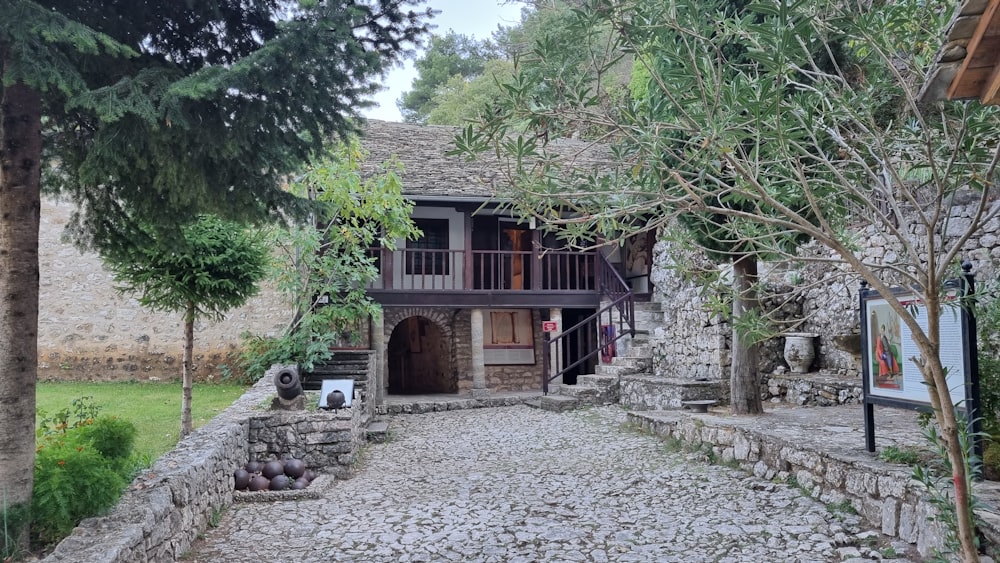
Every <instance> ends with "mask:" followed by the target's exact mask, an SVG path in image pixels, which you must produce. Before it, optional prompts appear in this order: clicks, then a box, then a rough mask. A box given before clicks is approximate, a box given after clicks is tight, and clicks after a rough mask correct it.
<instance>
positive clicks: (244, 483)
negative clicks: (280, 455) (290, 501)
mask: <svg viewBox="0 0 1000 563" xmlns="http://www.w3.org/2000/svg"><path fill="white" fill-rule="evenodd" d="M315 478H316V474H315V473H314V472H313V471H312V470H311V469H306V464H305V463H303V462H302V460H301V459H282V460H271V461H267V462H260V461H249V462H247V464H246V465H244V466H243V467H241V468H239V469H237V470H236V471H234V472H233V480H234V481H235V483H236V490H237V491H247V490H249V491H284V490H286V489H289V490H299V489H304V488H306V487H308V486H309V483H311V482H312V480H313V479H315Z"/></svg>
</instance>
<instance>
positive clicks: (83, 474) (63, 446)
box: [31, 397, 146, 545]
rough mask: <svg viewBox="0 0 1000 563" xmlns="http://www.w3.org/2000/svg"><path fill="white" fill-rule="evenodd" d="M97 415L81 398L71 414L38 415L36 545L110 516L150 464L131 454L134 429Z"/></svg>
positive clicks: (34, 508) (96, 409) (34, 492)
mask: <svg viewBox="0 0 1000 563" xmlns="http://www.w3.org/2000/svg"><path fill="white" fill-rule="evenodd" d="M99 412H100V407H98V406H96V405H94V404H93V403H92V402H91V398H90V397H83V398H80V399H76V400H74V401H73V407H72V409H63V410H61V411H59V412H58V413H56V414H55V415H53V416H47V415H45V413H40V417H41V423H40V424H39V427H38V430H37V435H38V438H39V440H38V450H37V452H36V453H35V473H34V477H35V484H34V489H33V490H32V500H31V532H32V536H33V537H32V539H33V540H34V542H35V543H36V544H40V545H48V544H52V543H55V542H58V541H59V540H61V539H62V538H64V537H65V536H67V535H68V534H69V533H70V532H71V531H72V530H73V527H74V526H76V525H77V524H78V523H79V522H80V521H81V520H83V519H84V518H89V517H91V516H97V515H100V514H102V513H104V512H105V511H107V510H108V509H109V508H111V507H112V506H113V505H114V504H115V503H116V502H117V501H118V498H119V497H120V496H121V493H122V491H123V490H124V489H125V487H126V486H127V485H128V483H129V481H131V480H132V477H133V476H134V475H135V474H136V473H137V472H138V471H139V470H140V469H141V467H144V466H145V464H146V460H143V459H139V458H137V457H136V456H135V455H134V454H133V453H132V447H133V445H134V444H135V435H136V429H135V426H134V425H133V424H132V423H131V422H128V421H126V420H122V419H120V418H118V417H114V416H98V413H99Z"/></svg>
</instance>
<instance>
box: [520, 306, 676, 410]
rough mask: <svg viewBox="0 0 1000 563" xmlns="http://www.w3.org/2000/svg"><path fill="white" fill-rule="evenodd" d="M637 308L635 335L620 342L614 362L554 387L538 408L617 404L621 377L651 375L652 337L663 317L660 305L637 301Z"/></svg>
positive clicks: (554, 408)
mask: <svg viewBox="0 0 1000 563" xmlns="http://www.w3.org/2000/svg"><path fill="white" fill-rule="evenodd" d="M634 306H635V311H634V315H633V320H634V323H635V335H634V336H632V338H631V339H622V340H619V341H618V348H619V350H618V351H617V355H616V356H615V357H613V358H612V359H611V363H600V364H598V365H597V367H596V368H595V369H594V372H595V373H593V374H587V375H580V376H578V377H577V378H576V385H566V384H559V385H552V386H551V387H550V389H549V393H548V394H546V395H543V396H542V397H541V398H540V399H539V401H538V406H539V407H541V408H542V409H544V410H549V411H565V410H571V409H574V408H577V407H579V406H583V405H604V404H614V403H618V402H619V399H620V397H619V390H620V386H619V382H620V381H621V378H622V376H625V375H631V374H637V373H647V372H649V370H650V369H651V368H652V363H653V347H652V343H651V342H650V340H649V335H650V334H651V333H652V331H653V329H654V328H656V326H657V325H658V324H659V322H660V321H661V320H662V318H663V315H662V313H661V311H662V309H661V304H660V303H657V302H636V303H635V305H634Z"/></svg>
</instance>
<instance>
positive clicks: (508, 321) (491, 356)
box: [483, 309, 535, 365]
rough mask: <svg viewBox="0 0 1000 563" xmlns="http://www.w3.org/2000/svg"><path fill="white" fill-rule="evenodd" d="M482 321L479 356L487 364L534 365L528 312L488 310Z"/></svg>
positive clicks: (533, 346)
mask: <svg viewBox="0 0 1000 563" xmlns="http://www.w3.org/2000/svg"><path fill="white" fill-rule="evenodd" d="M483 320H484V322H483V356H484V361H485V363H486V364H487V365H511V364H524V365H528V364H534V363H535V333H534V330H533V328H532V324H531V323H532V321H531V309H490V310H489V311H488V312H487V315H485V318H484V319H483Z"/></svg>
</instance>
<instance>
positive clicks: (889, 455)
mask: <svg viewBox="0 0 1000 563" xmlns="http://www.w3.org/2000/svg"><path fill="white" fill-rule="evenodd" d="M878 458H879V459H881V460H882V461H888V462H889V463H901V464H903V465H917V464H919V463H922V462H923V458H924V456H923V455H921V452H920V451H919V450H917V449H915V448H900V447H897V446H886V447H885V448H883V449H882V451H880V452H879V453H878Z"/></svg>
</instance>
